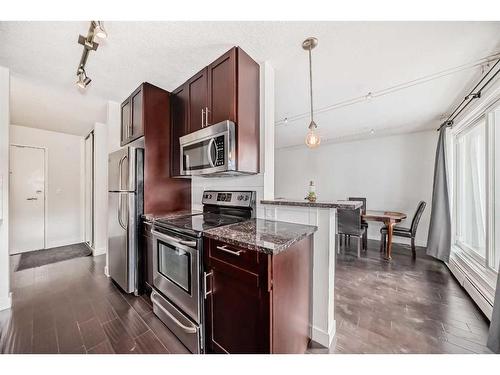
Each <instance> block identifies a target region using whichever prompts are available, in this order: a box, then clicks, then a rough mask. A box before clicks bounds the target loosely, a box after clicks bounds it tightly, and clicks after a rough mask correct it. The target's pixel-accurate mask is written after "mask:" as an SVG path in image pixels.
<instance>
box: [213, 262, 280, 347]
mask: <svg viewBox="0 0 500 375" xmlns="http://www.w3.org/2000/svg"><path fill="white" fill-rule="evenodd" d="M210 262H211V266H210V267H209V269H208V270H209V272H210V275H209V278H210V282H209V285H210V290H211V293H210V294H209V295H208V297H207V300H206V309H205V324H206V329H205V332H206V340H205V343H206V346H207V351H208V352H211V353H269V352H270V336H269V327H270V313H269V300H270V295H269V292H268V291H267V288H266V287H265V285H266V281H265V280H264V279H265V277H263V276H260V275H259V274H256V273H252V272H248V271H245V270H242V269H240V268H237V267H234V266H231V265H228V264H227V263H224V262H217V261H210Z"/></svg>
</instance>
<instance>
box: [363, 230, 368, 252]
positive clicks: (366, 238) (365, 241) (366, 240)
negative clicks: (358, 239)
mask: <svg viewBox="0 0 500 375" xmlns="http://www.w3.org/2000/svg"><path fill="white" fill-rule="evenodd" d="M363 246H364V248H365V251H368V232H365V233H364V234H363Z"/></svg>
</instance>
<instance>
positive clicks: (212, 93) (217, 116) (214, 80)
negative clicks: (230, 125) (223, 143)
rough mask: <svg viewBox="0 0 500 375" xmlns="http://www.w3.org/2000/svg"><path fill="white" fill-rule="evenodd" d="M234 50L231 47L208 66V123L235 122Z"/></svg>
mask: <svg viewBox="0 0 500 375" xmlns="http://www.w3.org/2000/svg"><path fill="white" fill-rule="evenodd" d="M236 51H237V49H236V48H232V49H231V50H229V51H228V52H226V53H225V54H224V55H222V56H221V57H219V58H218V59H217V60H215V61H214V62H213V63H212V64H210V65H209V66H208V100H209V112H208V122H207V123H208V125H211V124H217V123H218V122H221V121H224V120H230V121H233V122H237V118H236V110H237V99H236V98H237V92H236V78H237V77H236V73H237V72H236Z"/></svg>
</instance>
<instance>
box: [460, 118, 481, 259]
mask: <svg viewBox="0 0 500 375" xmlns="http://www.w3.org/2000/svg"><path fill="white" fill-rule="evenodd" d="M486 129H487V128H486V120H485V118H484V117H483V118H481V119H480V120H479V121H478V122H477V123H475V124H474V125H473V126H471V127H470V128H468V129H466V130H464V131H463V132H461V133H460V134H458V136H457V139H456V181H455V183H456V238H455V240H456V243H457V245H458V246H460V248H462V249H463V250H464V251H466V252H468V253H469V254H470V255H471V256H472V257H475V258H476V259H477V260H479V261H481V263H483V262H485V260H486V257H487V255H486V220H487V217H486V150H487V144H486Z"/></svg>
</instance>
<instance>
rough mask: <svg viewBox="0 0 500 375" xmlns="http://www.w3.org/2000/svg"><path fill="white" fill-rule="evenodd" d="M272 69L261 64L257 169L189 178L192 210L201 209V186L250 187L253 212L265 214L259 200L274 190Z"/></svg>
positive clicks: (208, 187) (202, 187) (204, 188)
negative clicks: (254, 201) (254, 197)
mask: <svg viewBox="0 0 500 375" xmlns="http://www.w3.org/2000/svg"><path fill="white" fill-rule="evenodd" d="M273 170H274V69H273V67H272V66H271V65H270V64H269V63H268V62H264V63H263V64H261V65H260V173H258V174H256V175H251V176H237V177H210V178H206V177H197V176H193V177H192V178H191V202H192V208H193V210H202V209H203V206H202V203H201V198H202V193H203V191H204V190H210V189H214V190H231V189H233V190H252V191H255V192H256V194H257V213H256V216H258V217H261V218H264V215H265V214H264V209H263V208H262V206H261V204H260V201H261V200H262V199H264V196H265V197H266V199H272V195H273V192H274V186H273V185H274V171H273Z"/></svg>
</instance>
